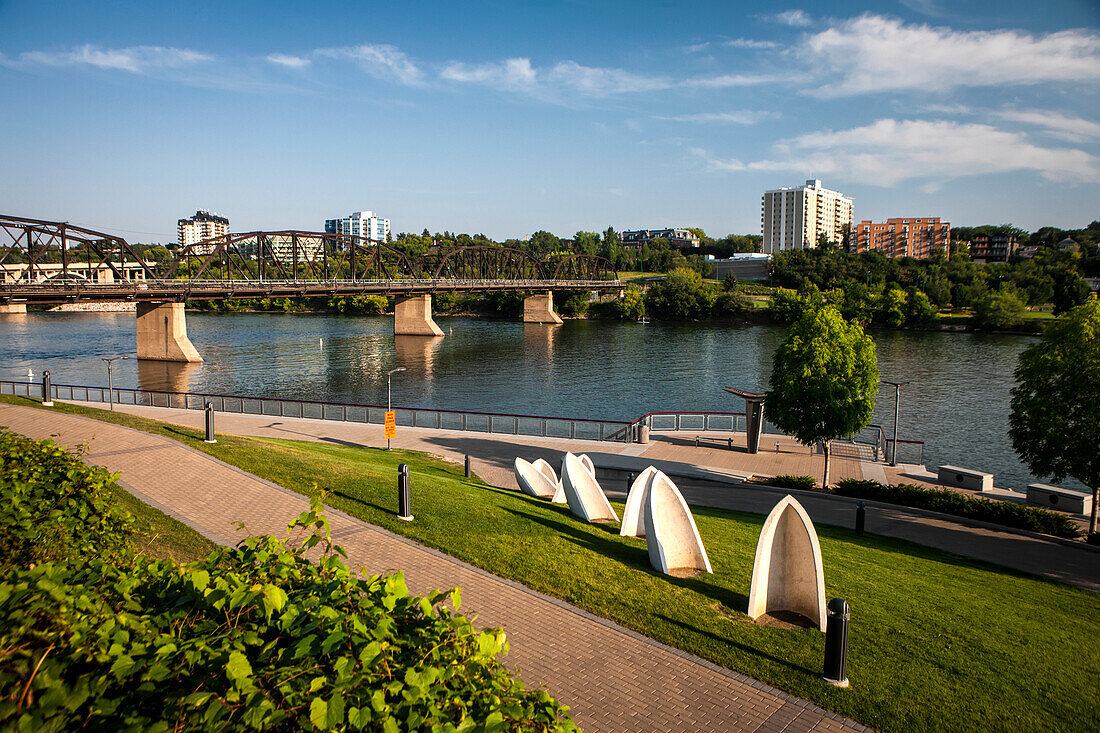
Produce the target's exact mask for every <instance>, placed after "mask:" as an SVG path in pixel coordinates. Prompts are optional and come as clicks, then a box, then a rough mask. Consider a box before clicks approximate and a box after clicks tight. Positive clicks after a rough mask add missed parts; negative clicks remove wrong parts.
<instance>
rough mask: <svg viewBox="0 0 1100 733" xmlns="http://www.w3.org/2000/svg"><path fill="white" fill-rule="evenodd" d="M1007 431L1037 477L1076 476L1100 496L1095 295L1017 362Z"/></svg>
mask: <svg viewBox="0 0 1100 733" xmlns="http://www.w3.org/2000/svg"><path fill="white" fill-rule="evenodd" d="M1015 376H1016V386H1015V387H1013V388H1012V413H1011V414H1010V415H1009V419H1008V422H1009V429H1008V435H1009V437H1010V438H1011V439H1012V447H1013V448H1014V449H1015V450H1016V453H1017V454H1018V455H1019V456H1020V459H1021V460H1022V461H1023V462H1024V463H1026V464H1027V466H1028V468H1030V469H1031V471H1032V473H1034V474H1035V475H1037V476H1051V477H1052V478H1053V480H1054V481H1062V480H1063V479H1065V477H1066V476H1072V477H1073V478H1075V479H1077V480H1078V481H1080V482H1081V483H1083V484H1085V485H1086V486H1088V487H1090V488H1091V489H1092V520H1091V522H1090V524H1089V531H1090V533H1096V530H1097V526H1096V505H1097V502H1098V500H1100V448H1098V446H1100V301H1098V300H1097V298H1096V296H1095V295H1094V296H1092V297H1090V298H1089V299H1088V301H1086V302H1085V304H1084V305H1080V306H1077V307H1076V308H1074V309H1072V310H1070V311H1069V312H1068V313H1066V314H1065V315H1064V316H1061V317H1060V318H1057V319H1056V320H1055V321H1054V323H1052V324H1051V325H1050V326H1049V327H1047V329H1046V331H1045V332H1044V333H1043V337H1042V339H1040V340H1039V341H1038V342H1036V343H1034V344H1032V345H1031V346H1029V347H1027V348H1026V349H1024V351H1023V353H1022V354H1020V361H1019V363H1018V364H1017V366H1016V372H1015Z"/></svg>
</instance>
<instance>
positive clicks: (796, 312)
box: [770, 285, 825, 323]
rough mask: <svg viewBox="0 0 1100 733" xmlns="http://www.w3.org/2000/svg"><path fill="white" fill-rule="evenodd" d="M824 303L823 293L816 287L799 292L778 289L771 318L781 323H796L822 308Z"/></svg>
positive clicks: (772, 302) (811, 286) (772, 303)
mask: <svg viewBox="0 0 1100 733" xmlns="http://www.w3.org/2000/svg"><path fill="white" fill-rule="evenodd" d="M824 302H825V299H824V297H823V296H822V295H821V291H820V290H818V289H817V287H816V286H814V285H810V286H808V287H806V288H804V289H802V290H797V291H796V290H790V289H788V288H776V290H775V292H774V293H772V298H771V303H770V310H771V316H772V318H774V319H775V320H776V321H779V322H780V323H794V322H795V321H797V320H799V319H800V318H802V316H803V315H804V314H806V313H807V312H808V311H813V310H816V309H818V308H820V307H821V306H822V305H823V304H824Z"/></svg>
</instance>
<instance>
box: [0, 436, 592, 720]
mask: <svg viewBox="0 0 1100 733" xmlns="http://www.w3.org/2000/svg"><path fill="white" fill-rule="evenodd" d="M0 454H2V455H3V459H4V460H3V464H2V468H3V471H2V472H0V475H2V476H3V477H4V478H3V482H4V483H3V486H4V487H5V488H4V497H5V499H6V501H5V504H12V505H14V507H15V508H14V509H8V510H7V511H6V513H5V514H3V515H0V522H3V524H2V527H0V530H2V537H3V540H4V542H5V543H6V544H5V547H4V549H5V550H12V549H13V548H14V550H15V553H16V555H18V556H19V558H20V562H19V563H12V564H11V565H9V566H7V567H6V568H5V572H4V574H3V576H2V577H3V579H2V580H0V729H2V730H21V731H23V730H26V731H30V730H35V731H37V730H50V731H60V730H76V729H89V730H141V731H146V730H148V731H171V730H240V729H255V730H260V729H273V730H316V729H321V730H334V729H346V730H359V729H364V728H366V729H370V730H385V731H391V730H393V731H396V730H420V729H432V730H451V731H458V730H471V731H473V730H531V731H535V730H538V731H543V730H573V729H575V726H574V725H573V724H572V721H571V720H570V719H569V717H568V715H567V713H566V710H567V708H565V707H563V706H561V705H560V704H559V703H557V702H556V701H555V700H554V699H553V698H551V697H550V695H549V694H547V693H546V692H545V691H543V690H535V691H527V690H525V689H524V687H523V684H522V683H521V682H520V681H519V680H517V679H516V678H515V677H514V676H513V675H512V673H511V672H510V671H509V670H508V669H507V668H505V667H504V666H503V664H502V663H501V662H500V661H499V659H498V656H499V655H500V654H503V653H506V652H507V648H508V645H507V641H506V638H505V635H504V633H503V631H501V630H499V629H490V630H485V631H478V630H477V629H476V628H474V626H473V625H472V624H471V623H470V621H468V620H467V619H466V618H465V617H463V616H461V615H458V614H457V613H456V610H457V609H458V607H459V603H460V596H459V591H458V590H457V589H456V590H453V591H450V592H449V593H442V592H438V591H437V592H433V593H432V594H430V595H429V596H428V597H426V598H420V597H417V596H412V595H410V594H409V593H408V590H407V589H406V587H405V582H404V579H403V577H402V576H401V574H399V573H398V574H391V575H383V576H373V577H369V578H364V577H361V576H357V575H354V574H353V573H352V572H351V570H350V569H349V568H348V566H347V564H346V563H345V562H344V560H343V559H342V558H343V555H344V553H343V550H342V549H341V548H339V547H337V546H335V545H332V544H331V541H330V535H329V527H328V520H327V519H326V518H325V516H324V514H323V513H322V511H321V510H322V506H321V500H320V499H316V498H315V499H314V500H313V502H312V507H311V510H310V511H308V512H305V513H303V514H302V515H301V516H300V517H299V518H298V519H297V520H296V521H295V522H294V523H292V524H291V525H290V530H291V531H292V532H294V533H296V536H295V537H294V540H287V541H283V540H278V539H276V538H273V537H253V538H250V539H247V540H245V541H243V542H241V543H240V544H238V546H237V547H234V548H228V547H222V548H219V549H218V550H216V551H215V552H212V553H211V554H210V555H208V556H207V557H206V559H205V560H202V561H199V562H196V563H191V564H185V565H181V564H178V563H176V562H174V561H171V560H161V561H150V560H148V559H147V558H145V557H142V556H138V555H136V554H134V553H132V552H129V553H127V552H118V553H114V554H110V555H104V554H101V553H100V552H98V550H99V549H100V547H99V545H98V544H97V543H102V542H106V546H109V547H110V546H117V547H122V548H125V546H126V545H127V544H128V538H127V536H126V529H125V522H124V521H121V520H120V519H119V517H118V515H117V514H116V513H115V512H114V511H113V509H112V507H111V506H110V502H109V500H108V499H106V498H104V496H103V492H102V488H103V487H104V486H106V485H108V484H109V482H110V481H111V480H112V479H113V478H115V477H113V476H110V475H109V474H107V473H106V472H104V471H102V469H92V468H87V467H85V466H84V465H83V464H82V463H81V462H80V460H79V457H78V456H74V455H71V454H69V453H67V452H65V451H63V450H61V449H60V448H57V447H56V446H54V445H53V444H52V443H49V442H48V441H44V442H42V443H37V442H35V441H30V440H27V439H24V438H19V437H18V436H13V435H12V434H11V433H7V432H6V431H5V432H2V433H0ZM27 486H29V487H31V488H25V487H27ZM51 489H52V491H53V493H52V494H51ZM30 499H33V501H30ZM28 504H32V506H28ZM38 505H40V506H41V507H45V508H37V506H38ZM34 520H37V521H34ZM47 520H48V521H47ZM42 524H45V525H47V527H58V526H61V527H64V528H66V529H67V531H66V532H65V533H64V534H65V538H64V540H65V541H64V542H61V543H60V545H59V547H60V548H61V550H64V551H63V552H55V553H54V554H55V555H58V556H61V555H66V554H67V555H72V554H73V551H74V550H75V551H79V552H80V553H81V556H80V557H77V558H74V560H73V561H72V562H68V561H64V560H61V561H45V562H35V564H33V565H32V564H29V563H27V562H26V559H27V558H28V556H27V554H26V551H25V550H24V549H23V548H22V545H25V544H28V543H29V542H31V541H34V542H37V541H41V540H42V539H43V536H44V535H45V534H47V532H45V531H43V530H41V529H40V528H39V526H36V525H42ZM77 528H79V529H81V530H86V534H80V533H78V532H76V531H75V530H76V529H77ZM70 535H71V536H70ZM93 538H94V541H92V540H93ZM317 550H320V551H321V558H320V559H319V560H318V561H314V560H312V559H310V557H309V556H314V555H315V553H316V552H317ZM307 554H308V555H309V556H307ZM5 559H6V560H8V559H10V558H7V557H6V556H5ZM448 602H449V606H448V605H447V604H448Z"/></svg>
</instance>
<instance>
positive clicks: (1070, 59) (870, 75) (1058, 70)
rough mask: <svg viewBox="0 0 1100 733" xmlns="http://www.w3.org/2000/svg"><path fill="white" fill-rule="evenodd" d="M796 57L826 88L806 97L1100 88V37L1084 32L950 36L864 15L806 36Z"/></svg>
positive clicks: (953, 33) (952, 32) (940, 30)
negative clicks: (1045, 85) (1072, 85)
mask: <svg viewBox="0 0 1100 733" xmlns="http://www.w3.org/2000/svg"><path fill="white" fill-rule="evenodd" d="M798 54H799V55H800V57H801V58H802V59H803V60H804V61H806V62H808V63H809V64H811V66H810V68H816V69H819V70H820V72H821V74H820V77H821V78H822V79H824V80H826V83H825V84H824V85H821V86H818V87H815V88H814V89H813V90H810V92H809V93H811V94H815V95H817V96H821V97H840V96H846V95H853V94H864V93H868V92H887V91H901V90H922V91H928V92H941V91H944V90H947V89H952V88H955V87H960V86H1005V85H1019V84H1038V83H1041V82H1084V81H1096V80H1100V35H1097V34H1096V33H1095V32H1091V31H1087V30H1066V31H1059V32H1057V33H1049V34H1046V35H1033V34H1030V33H1026V32H1023V31H1013V30H997V31H955V30H952V29H950V28H942V27H932V26H928V25H906V24H904V23H902V22H901V21H900V20H896V19H893V18H887V17H883V16H879V15H870V14H868V15H862V16H860V17H858V18H853V19H851V20H847V21H843V22H841V23H839V24H837V25H834V26H833V27H831V28H828V29H826V30H824V31H821V32H820V33H816V34H812V35H810V36H807V37H806V38H805V39H804V40H803V42H802V43H801V44H800V46H799V48H798ZM830 80H835V81H830Z"/></svg>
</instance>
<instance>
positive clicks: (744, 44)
mask: <svg viewBox="0 0 1100 733" xmlns="http://www.w3.org/2000/svg"><path fill="white" fill-rule="evenodd" d="M722 45H723V46H726V47H727V48H777V47H778V46H779V44H778V43H776V42H775V41H756V40H753V39H751V38H734V39H733V40H731V41H723V43H722Z"/></svg>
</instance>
